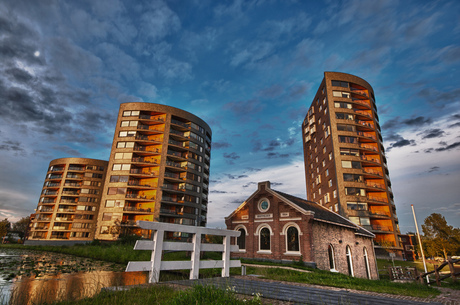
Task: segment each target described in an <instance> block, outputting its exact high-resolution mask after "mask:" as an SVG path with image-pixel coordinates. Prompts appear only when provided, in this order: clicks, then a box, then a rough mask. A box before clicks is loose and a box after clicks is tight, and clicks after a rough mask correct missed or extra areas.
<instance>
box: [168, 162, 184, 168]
mask: <svg viewBox="0 0 460 305" xmlns="http://www.w3.org/2000/svg"><path fill="white" fill-rule="evenodd" d="M166 166H172V167H179V168H185V169H186V168H187V165H182V164H181V163H177V162H173V161H166Z"/></svg>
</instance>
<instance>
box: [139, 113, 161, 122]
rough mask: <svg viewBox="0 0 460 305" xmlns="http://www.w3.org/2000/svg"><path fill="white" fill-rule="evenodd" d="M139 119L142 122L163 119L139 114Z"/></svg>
mask: <svg viewBox="0 0 460 305" xmlns="http://www.w3.org/2000/svg"><path fill="white" fill-rule="evenodd" d="M139 118H140V119H143V120H155V121H164V120H163V118H162V117H160V116H153V115H146V114H141V115H140V116H139Z"/></svg>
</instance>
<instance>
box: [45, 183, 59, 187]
mask: <svg viewBox="0 0 460 305" xmlns="http://www.w3.org/2000/svg"><path fill="white" fill-rule="evenodd" d="M56 186H61V184H60V183H48V185H47V186H45V187H56Z"/></svg>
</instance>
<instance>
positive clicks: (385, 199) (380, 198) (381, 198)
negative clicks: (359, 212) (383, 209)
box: [367, 195, 388, 203]
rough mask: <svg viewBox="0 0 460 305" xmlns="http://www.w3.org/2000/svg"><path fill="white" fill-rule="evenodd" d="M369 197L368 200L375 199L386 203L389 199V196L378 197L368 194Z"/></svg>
mask: <svg viewBox="0 0 460 305" xmlns="http://www.w3.org/2000/svg"><path fill="white" fill-rule="evenodd" d="M367 199H368V200H373V201H378V202H384V203H388V199H387V198H383V197H376V196H369V195H368V196H367Z"/></svg>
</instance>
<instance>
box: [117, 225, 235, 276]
mask: <svg viewBox="0 0 460 305" xmlns="http://www.w3.org/2000/svg"><path fill="white" fill-rule="evenodd" d="M139 227H141V228H142V229H145V230H152V231H153V232H152V233H153V234H152V236H153V238H152V240H138V241H137V242H136V245H135V246H134V250H150V251H152V256H151V257H152V258H151V260H150V261H146V262H129V263H128V266H127V267H126V271H127V272H129V271H149V283H157V282H158V281H159V279H160V271H161V270H182V269H190V279H198V277H199V272H200V269H207V268H222V272H221V275H222V277H229V276H230V267H241V262H240V261H239V260H230V252H238V251H239V248H238V246H236V245H230V239H231V237H238V236H240V234H241V232H239V231H231V230H220V229H209V228H203V227H195V226H184V225H176V224H169V223H161V222H148V221H139ZM165 232H183V233H189V234H192V236H193V237H192V242H191V243H186V242H165V241H164V233H165ZM203 234H209V235H217V236H223V243H222V244H204V243H203V244H202V243H201V238H202V235H203ZM163 251H191V260H190V261H162V260H161V258H162V255H163ZM202 251H203V252H204V251H217V252H222V260H206V261H200V253H201V252H202Z"/></svg>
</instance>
